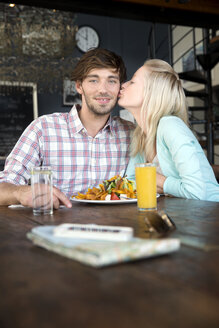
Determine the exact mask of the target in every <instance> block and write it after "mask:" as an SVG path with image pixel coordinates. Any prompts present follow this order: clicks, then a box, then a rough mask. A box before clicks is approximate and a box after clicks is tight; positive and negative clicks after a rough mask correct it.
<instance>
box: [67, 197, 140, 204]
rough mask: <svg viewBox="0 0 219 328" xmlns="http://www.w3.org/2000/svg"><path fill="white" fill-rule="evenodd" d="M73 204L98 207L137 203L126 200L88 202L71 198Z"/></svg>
mask: <svg viewBox="0 0 219 328" xmlns="http://www.w3.org/2000/svg"><path fill="white" fill-rule="evenodd" d="M71 200H72V201H74V202H79V203H90V204H99V205H107V204H108V205H109V204H110V205H119V204H130V203H137V199H126V200H88V199H78V198H71Z"/></svg>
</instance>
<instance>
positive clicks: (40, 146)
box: [0, 49, 133, 208]
mask: <svg viewBox="0 0 219 328" xmlns="http://www.w3.org/2000/svg"><path fill="white" fill-rule="evenodd" d="M125 79H126V69H125V66H124V63H123V61H122V59H121V57H120V56H117V55H116V54H115V53H113V52H111V51H108V50H106V49H92V50H90V51H88V52H87V53H85V54H84V55H83V56H82V57H81V59H80V61H79V62H78V64H77V65H76V67H75V69H74V71H73V76H72V80H74V81H76V89H77V91H78V93H79V94H80V95H81V99H82V105H81V108H78V106H74V107H73V108H72V109H71V111H70V113H54V114H51V115H44V116H42V117H39V118H38V119H36V120H35V121H33V122H32V123H31V124H30V125H29V126H28V127H27V129H26V130H25V131H24V133H23V134H22V136H21V137H20V139H19V140H18V142H17V144H16V145H15V147H14V149H13V150H12V152H11V154H10V155H9V156H8V158H7V160H6V164H5V169H4V171H3V172H1V174H0V205H10V204H22V205H24V206H30V207H32V195H31V187H30V186H29V185H28V181H29V178H30V168H31V167H33V166H41V165H46V166H48V165H50V166H51V167H52V170H53V179H54V187H53V201H54V208H58V207H59V205H60V204H64V205H65V206H67V207H71V202H70V201H69V197H70V196H71V195H73V194H76V193H77V192H85V191H86V190H87V189H88V188H89V187H93V186H98V185H99V183H101V182H102V181H103V180H104V179H109V178H111V177H112V176H114V175H116V174H121V175H122V174H124V172H125V169H126V166H127V164H128V160H129V144H130V132H131V130H132V129H133V124H132V123H130V122H127V121H124V120H122V119H120V118H118V117H117V118H113V117H111V116H110V113H111V111H112V109H113V108H114V106H115V104H116V102H117V97H118V93H119V90H120V85H121V83H122V82H124V80H125Z"/></svg>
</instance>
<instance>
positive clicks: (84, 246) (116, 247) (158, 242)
mask: <svg viewBox="0 0 219 328" xmlns="http://www.w3.org/2000/svg"><path fill="white" fill-rule="evenodd" d="M56 227H57V226H39V227H36V228H33V229H32V230H31V231H30V232H28V233H27V237H28V238H29V239H30V240H32V242H33V243H34V244H35V245H37V246H40V247H43V248H45V249H47V250H49V251H52V252H55V253H57V254H60V255H62V256H65V257H68V258H70V259H73V260H77V261H79V262H81V263H84V264H87V265H90V266H93V267H96V268H98V267H104V266H107V265H113V264H116V263H121V262H129V261H134V260H137V259H143V258H148V257H154V256H159V255H163V254H168V253H172V252H175V251H177V250H178V249H179V248H180V240H179V239H176V238H175V239H173V238H172V239H171V238H170V239H169V238H168V239H141V238H134V237H133V238H132V239H130V240H127V241H103V240H91V239H78V238H77V239H76V238H65V237H59V236H56V235H55V234H54V230H55V229H56Z"/></svg>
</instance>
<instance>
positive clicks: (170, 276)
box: [0, 197, 219, 328]
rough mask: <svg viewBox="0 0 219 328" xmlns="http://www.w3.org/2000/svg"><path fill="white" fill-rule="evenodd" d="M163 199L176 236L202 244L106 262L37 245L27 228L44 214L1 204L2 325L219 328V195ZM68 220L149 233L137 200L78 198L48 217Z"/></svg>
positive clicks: (18, 327)
mask: <svg viewBox="0 0 219 328" xmlns="http://www.w3.org/2000/svg"><path fill="white" fill-rule="evenodd" d="M158 206H159V209H165V211H166V212H167V213H168V214H169V216H170V217H171V218H172V219H173V220H174V222H175V224H176V228H177V229H176V231H175V232H173V233H172V234H171V237H172V236H173V237H175V236H181V237H187V238H189V239H188V240H191V241H195V244H197V245H201V246H200V248H199V246H197V247H198V248H194V247H190V246H185V245H182V246H181V248H180V250H179V251H178V252H175V253H172V254H171V255H165V256H161V257H156V258H151V259H145V260H141V261H136V262H130V263H127V264H119V265H116V266H111V267H106V268H103V269H94V268H91V267H89V266H85V265H83V264H80V263H78V262H76V261H73V260H70V259H67V258H65V257H62V256H59V255H57V254H55V253H52V252H48V251H46V250H45V249H42V248H39V247H36V246H34V245H33V244H32V243H31V242H30V240H28V239H27V238H26V233H27V232H28V231H30V230H31V228H33V227H35V226H37V225H39V224H47V222H46V220H45V218H44V217H41V216H39V217H34V216H33V214H32V210H31V209H28V208H14V209H11V208H7V207H0V249H1V251H0V266H1V267H0V292H1V293H0V295H1V297H0V327H1V328H5V327H7V328H12V327H13V328H27V327H28V328H36V327H37V328H44V327H45V328H47V327H48V328H50V327H51V328H56V327H75V328H81V327H82V328H83V327H86V328H87V327H88V328H92V327H95V328H123V327H124V328H129V327H134V328H141V327H144V328H147V327H148V328H161V327H162V328H172V327H174V328H181V327H183V328H190V327H192V328H196V327H197V328H202V327H206V328H214V327H215V328H216V327H217V328H218V327H219V251H218V245H219V203H214V202H204V201H195V200H185V199H177V198H169V197H160V199H159V202H158ZM63 222H74V223H80V222H83V223H89V222H93V223H97V224H110V225H125V226H126V225H128V226H132V227H134V229H135V232H136V235H141V236H144V232H143V230H142V225H141V222H140V217H139V214H138V211H137V208H136V204H129V205H126V204H125V205H116V206H112V205H111V206H110V205H88V204H87V205H84V204H78V203H76V204H74V206H73V207H72V209H66V208H62V209H59V210H57V211H55V213H54V215H53V222H50V224H60V223H63ZM204 244H207V245H208V246H209V245H210V246H209V250H208V251H207V250H204V249H202V245H204ZM210 249H211V250H210Z"/></svg>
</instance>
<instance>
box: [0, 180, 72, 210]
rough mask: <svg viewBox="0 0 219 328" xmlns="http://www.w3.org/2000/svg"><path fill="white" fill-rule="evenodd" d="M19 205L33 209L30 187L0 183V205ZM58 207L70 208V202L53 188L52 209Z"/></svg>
mask: <svg viewBox="0 0 219 328" xmlns="http://www.w3.org/2000/svg"><path fill="white" fill-rule="evenodd" d="M12 204H21V205H23V206H28V207H33V202H32V191H31V186H27V185H25V186H16V185H14V184H11V183H4V182H3V183H0V205H12ZM60 205H65V206H66V207H68V208H71V207H72V204H71V202H70V200H69V199H68V198H67V197H66V196H65V194H63V193H62V192H61V191H60V190H59V189H57V188H56V187H53V207H54V208H55V209H58V208H59V206H60Z"/></svg>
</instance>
